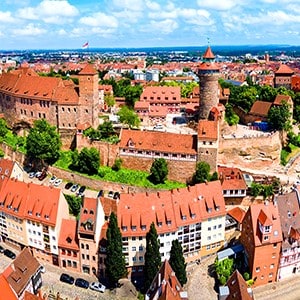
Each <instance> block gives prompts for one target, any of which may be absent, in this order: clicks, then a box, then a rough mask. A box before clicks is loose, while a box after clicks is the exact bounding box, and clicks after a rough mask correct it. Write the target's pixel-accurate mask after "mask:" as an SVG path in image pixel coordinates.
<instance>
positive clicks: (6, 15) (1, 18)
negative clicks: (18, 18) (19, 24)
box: [0, 11, 15, 23]
mask: <svg viewBox="0 0 300 300" xmlns="http://www.w3.org/2000/svg"><path fill="white" fill-rule="evenodd" d="M0 22H1V23H2V22H3V23H13V22H15V19H14V18H13V17H12V15H11V12H9V11H0Z"/></svg>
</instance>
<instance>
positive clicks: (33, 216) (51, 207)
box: [0, 179, 61, 226]
mask: <svg viewBox="0 0 300 300" xmlns="http://www.w3.org/2000/svg"><path fill="white" fill-rule="evenodd" d="M60 193H61V191H60V189H56V188H53V187H48V186H43V185H38V184H34V183H25V182H21V181H17V180H15V179H8V180H7V183H6V184H3V185H2V188H1V189H0V199H1V200H0V206H2V207H1V210H2V211H4V212H6V213H7V214H10V215H13V216H16V217H19V218H26V219H29V220H32V221H36V222H41V223H44V224H48V225H51V226H55V224H56V218H57V211H58V204H59V200H60Z"/></svg>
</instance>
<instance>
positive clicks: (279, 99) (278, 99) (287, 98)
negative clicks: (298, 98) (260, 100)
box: [273, 95, 293, 105]
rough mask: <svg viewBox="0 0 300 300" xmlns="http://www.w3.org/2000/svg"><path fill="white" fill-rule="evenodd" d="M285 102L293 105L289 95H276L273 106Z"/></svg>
mask: <svg viewBox="0 0 300 300" xmlns="http://www.w3.org/2000/svg"><path fill="white" fill-rule="evenodd" d="M283 101H285V102H286V103H293V102H292V98H291V96H289V95H277V96H276V98H275V100H274V102H273V104H275V105H282V102H283Z"/></svg>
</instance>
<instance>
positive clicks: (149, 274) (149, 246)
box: [144, 222, 161, 291]
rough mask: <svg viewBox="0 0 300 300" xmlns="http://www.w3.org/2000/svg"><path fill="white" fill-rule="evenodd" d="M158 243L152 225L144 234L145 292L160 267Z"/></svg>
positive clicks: (152, 224)
mask: <svg viewBox="0 0 300 300" xmlns="http://www.w3.org/2000/svg"><path fill="white" fill-rule="evenodd" d="M159 247H160V242H159V239H158V235H157V231H156V228H155V225H154V223H153V222H152V223H151V225H150V229H149V231H148V232H147V234H146V252H145V266H144V270H145V286H144V288H145V291H147V290H148V289H149V287H150V285H151V283H152V281H153V279H154V277H155V275H156V273H157V271H158V270H159V268H160V266H161V258H160V253H159Z"/></svg>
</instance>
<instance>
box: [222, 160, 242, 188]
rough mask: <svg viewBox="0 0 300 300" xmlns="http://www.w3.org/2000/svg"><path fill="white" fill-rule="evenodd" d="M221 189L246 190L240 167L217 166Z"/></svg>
mask: <svg viewBox="0 0 300 300" xmlns="http://www.w3.org/2000/svg"><path fill="white" fill-rule="evenodd" d="M218 174H219V179H220V181H221V184H222V189H223V190H246V189H247V184H246V182H245V179H244V176H243V174H242V172H241V170H240V169H238V168H230V167H221V166H218Z"/></svg>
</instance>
